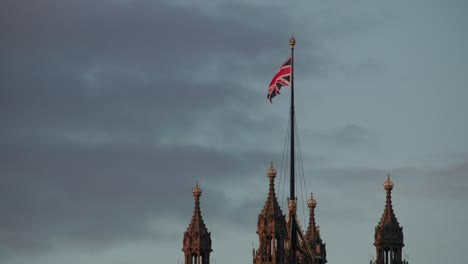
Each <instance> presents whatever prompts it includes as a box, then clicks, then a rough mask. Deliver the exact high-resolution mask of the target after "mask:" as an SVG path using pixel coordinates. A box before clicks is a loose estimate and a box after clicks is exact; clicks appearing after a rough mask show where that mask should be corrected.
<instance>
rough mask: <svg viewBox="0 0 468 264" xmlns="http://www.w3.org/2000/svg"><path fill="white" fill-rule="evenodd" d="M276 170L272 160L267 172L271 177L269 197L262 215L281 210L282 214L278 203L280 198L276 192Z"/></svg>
mask: <svg viewBox="0 0 468 264" xmlns="http://www.w3.org/2000/svg"><path fill="white" fill-rule="evenodd" d="M276 173H277V172H276V170H275V168H274V167H273V162H270V168H268V170H267V172H266V174H267V176H268V178H269V181H270V186H269V190H268V197H267V201H266V202H265V206H264V207H263V210H262V215H266V214H269V213H271V214H273V213H274V214H277V213H278V212H280V214H282V212H281V208H280V206H279V204H278V200H277V199H276V193H275V177H276Z"/></svg>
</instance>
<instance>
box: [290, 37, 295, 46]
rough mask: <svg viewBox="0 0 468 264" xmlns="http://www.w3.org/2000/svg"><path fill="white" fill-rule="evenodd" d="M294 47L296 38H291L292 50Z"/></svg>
mask: <svg viewBox="0 0 468 264" xmlns="http://www.w3.org/2000/svg"><path fill="white" fill-rule="evenodd" d="M294 45H296V39H295V38H294V36H291V38H290V39H289V46H291V48H294Z"/></svg>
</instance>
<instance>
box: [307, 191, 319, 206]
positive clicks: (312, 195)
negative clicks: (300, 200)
mask: <svg viewBox="0 0 468 264" xmlns="http://www.w3.org/2000/svg"><path fill="white" fill-rule="evenodd" d="M307 205H308V206H309V208H311V207H315V206H317V201H316V200H315V199H314V194H313V193H310V198H309V200H307Z"/></svg>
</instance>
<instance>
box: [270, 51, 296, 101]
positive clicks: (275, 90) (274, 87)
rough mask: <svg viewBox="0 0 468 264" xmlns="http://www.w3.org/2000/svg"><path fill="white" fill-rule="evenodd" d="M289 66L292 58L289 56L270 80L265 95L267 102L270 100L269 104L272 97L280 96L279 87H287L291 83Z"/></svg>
mask: <svg viewBox="0 0 468 264" xmlns="http://www.w3.org/2000/svg"><path fill="white" fill-rule="evenodd" d="M291 64H292V57H291V56H289V57H288V58H287V59H286V61H285V62H284V63H283V64H282V65H281V67H280V68H279V70H278V72H276V74H275V76H274V77H273V79H272V80H271V82H270V86H268V94H267V98H268V100H270V103H271V99H273V97H275V96H276V95H277V94H280V92H279V90H280V89H281V87H283V86H289V83H290V81H291Z"/></svg>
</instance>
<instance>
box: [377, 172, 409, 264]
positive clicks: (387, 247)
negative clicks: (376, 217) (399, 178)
mask: <svg viewBox="0 0 468 264" xmlns="http://www.w3.org/2000/svg"><path fill="white" fill-rule="evenodd" d="M384 189H385V191H386V192H387V196H386V201H385V209H384V212H383V214H382V217H381V218H380V221H379V224H378V225H377V226H376V227H375V242H374V246H375V248H376V254H377V256H376V260H375V262H372V261H371V263H374V264H405V263H407V262H406V261H405V260H403V259H402V248H403V247H404V246H405V245H404V244H403V227H401V226H400V224H399V223H398V220H397V218H396V216H395V213H394V212H393V207H392V189H393V182H392V181H390V175H388V176H387V180H386V181H385V182H384Z"/></svg>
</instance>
